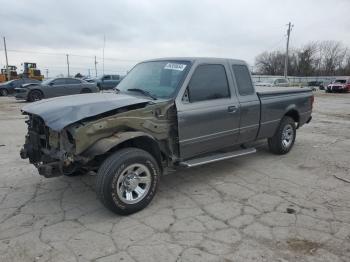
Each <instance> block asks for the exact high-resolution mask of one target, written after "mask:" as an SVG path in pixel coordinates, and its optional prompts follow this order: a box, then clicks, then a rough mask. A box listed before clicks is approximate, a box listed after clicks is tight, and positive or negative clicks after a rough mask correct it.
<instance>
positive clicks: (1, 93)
mask: <svg viewBox="0 0 350 262" xmlns="http://www.w3.org/2000/svg"><path fill="white" fill-rule="evenodd" d="M8 94H9V92H8V91H7V89H5V88H3V89H0V95H1V96H7V95H8Z"/></svg>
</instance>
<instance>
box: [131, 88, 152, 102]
mask: <svg viewBox="0 0 350 262" xmlns="http://www.w3.org/2000/svg"><path fill="white" fill-rule="evenodd" d="M128 91H135V92H139V93H141V94H143V95H146V96H148V97H150V98H152V99H153V100H157V98H156V97H155V96H154V95H152V94H151V93H150V92H148V91H146V90H143V89H140V88H129V89H128Z"/></svg>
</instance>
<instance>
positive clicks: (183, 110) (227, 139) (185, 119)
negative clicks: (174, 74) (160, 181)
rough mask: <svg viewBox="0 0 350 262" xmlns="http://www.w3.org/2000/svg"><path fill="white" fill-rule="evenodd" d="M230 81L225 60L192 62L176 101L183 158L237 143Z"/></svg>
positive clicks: (235, 106)
mask: <svg viewBox="0 0 350 262" xmlns="http://www.w3.org/2000/svg"><path fill="white" fill-rule="evenodd" d="M232 85H233V81H232V77H231V76H230V69H229V65H228V64H226V63H217V64H210V63H208V64H198V65H196V64H194V65H193V66H192V69H191V71H190V73H189V77H188V78H187V80H186V81H185V82H184V86H183V89H182V90H180V92H179V96H178V98H177V102H176V106H177V111H178V133H179V145H180V156H181V158H182V159H188V158H191V157H194V156H196V155H198V154H201V153H205V152H210V151H215V150H218V149H222V148H225V147H228V146H230V145H234V144H236V143H237V139H238V133H239V130H238V128H239V104H238V100H237V97H236V95H235V93H234V92H232V88H231V87H232Z"/></svg>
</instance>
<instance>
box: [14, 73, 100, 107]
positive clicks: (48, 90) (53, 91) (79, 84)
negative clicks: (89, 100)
mask: <svg viewBox="0 0 350 262" xmlns="http://www.w3.org/2000/svg"><path fill="white" fill-rule="evenodd" d="M15 91H16V92H15V97H16V99H22V100H27V101H30V102H34V101H37V100H41V99H43V98H50V97H56V96H67V95H74V94H80V93H95V92H99V89H98V88H97V86H96V83H88V82H86V81H84V80H82V79H78V78H69V77H68V78H53V79H46V80H44V81H43V82H42V83H40V84H24V85H22V87H20V88H15Z"/></svg>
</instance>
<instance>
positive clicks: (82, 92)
mask: <svg viewBox="0 0 350 262" xmlns="http://www.w3.org/2000/svg"><path fill="white" fill-rule="evenodd" d="M88 93H91V90H90V89H89V88H84V89H82V90H81V91H80V94H88Z"/></svg>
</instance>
